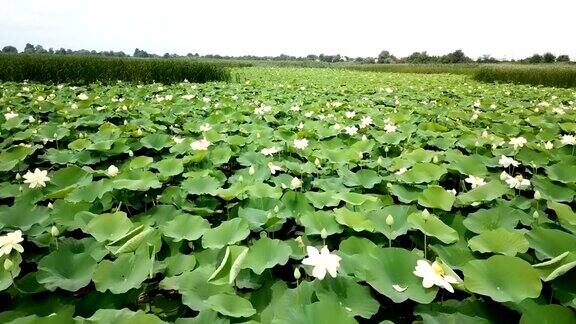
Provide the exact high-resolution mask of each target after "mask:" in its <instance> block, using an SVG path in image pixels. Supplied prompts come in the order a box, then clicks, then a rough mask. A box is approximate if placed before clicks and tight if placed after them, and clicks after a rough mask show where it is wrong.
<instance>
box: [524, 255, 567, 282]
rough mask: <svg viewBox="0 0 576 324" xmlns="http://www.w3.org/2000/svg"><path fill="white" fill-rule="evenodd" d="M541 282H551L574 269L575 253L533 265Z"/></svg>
mask: <svg viewBox="0 0 576 324" xmlns="http://www.w3.org/2000/svg"><path fill="white" fill-rule="evenodd" d="M533 267H534V269H536V271H537V272H538V274H539V275H540V278H542V281H551V280H554V279H556V278H557V277H559V276H561V275H563V274H565V273H566V272H568V271H570V270H571V269H572V268H574V267H576V253H573V252H564V253H562V254H560V255H559V256H557V257H555V258H552V259H550V260H548V261H544V262H541V263H538V264H534V265H533Z"/></svg>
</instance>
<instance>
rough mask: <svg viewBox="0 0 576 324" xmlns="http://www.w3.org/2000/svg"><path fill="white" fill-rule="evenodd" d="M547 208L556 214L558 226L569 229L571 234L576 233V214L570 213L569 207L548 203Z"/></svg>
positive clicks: (552, 202) (553, 202)
mask: <svg viewBox="0 0 576 324" xmlns="http://www.w3.org/2000/svg"><path fill="white" fill-rule="evenodd" d="M548 208H550V209H552V210H554V212H556V216H557V217H558V220H560V224H562V225H564V227H565V228H567V229H569V230H570V231H572V232H573V233H575V232H576V213H575V212H573V211H572V208H571V207H570V206H569V205H566V204H561V203H558V202H555V201H549V202H548Z"/></svg>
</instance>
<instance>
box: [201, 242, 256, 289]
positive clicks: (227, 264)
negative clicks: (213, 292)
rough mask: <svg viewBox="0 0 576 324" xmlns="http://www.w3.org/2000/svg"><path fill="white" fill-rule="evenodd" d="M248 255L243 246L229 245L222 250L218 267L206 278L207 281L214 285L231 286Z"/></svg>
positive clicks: (246, 249)
mask: <svg viewBox="0 0 576 324" xmlns="http://www.w3.org/2000/svg"><path fill="white" fill-rule="evenodd" d="M247 253H248V248H247V247H245V246H237V245H231V246H227V247H226V249H225V250H224V256H223V257H222V260H221V261H220V265H219V266H218V267H217V268H216V270H214V273H212V275H211V276H210V277H209V278H208V281H209V282H211V283H213V284H216V285H231V284H232V283H234V280H235V279H236V277H237V276H238V273H239V272H240V270H241V269H242V265H243V264H244V260H245V259H246V255H247Z"/></svg>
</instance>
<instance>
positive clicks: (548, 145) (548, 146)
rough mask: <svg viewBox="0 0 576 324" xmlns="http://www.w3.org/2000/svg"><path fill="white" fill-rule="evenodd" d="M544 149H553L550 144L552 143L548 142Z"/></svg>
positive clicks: (552, 145)
mask: <svg viewBox="0 0 576 324" xmlns="http://www.w3.org/2000/svg"><path fill="white" fill-rule="evenodd" d="M544 148H545V149H546V150H551V149H553V148H554V144H552V142H550V141H548V142H546V143H544Z"/></svg>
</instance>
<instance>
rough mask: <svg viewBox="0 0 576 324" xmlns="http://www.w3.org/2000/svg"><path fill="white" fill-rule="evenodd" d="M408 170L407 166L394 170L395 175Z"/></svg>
mask: <svg viewBox="0 0 576 324" xmlns="http://www.w3.org/2000/svg"><path fill="white" fill-rule="evenodd" d="M406 171H408V169H407V168H400V170H398V171H396V172H394V174H395V175H401V174H404V173H405V172H406Z"/></svg>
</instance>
